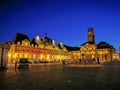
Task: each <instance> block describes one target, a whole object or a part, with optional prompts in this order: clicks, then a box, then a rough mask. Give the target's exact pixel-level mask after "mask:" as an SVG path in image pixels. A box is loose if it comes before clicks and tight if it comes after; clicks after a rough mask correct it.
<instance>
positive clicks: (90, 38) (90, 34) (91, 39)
mask: <svg viewBox="0 0 120 90" xmlns="http://www.w3.org/2000/svg"><path fill="white" fill-rule="evenodd" d="M94 37H95V36H94V32H93V28H92V27H89V28H88V33H87V39H88V42H89V43H95V40H94Z"/></svg>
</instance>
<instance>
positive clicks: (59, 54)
mask: <svg viewBox="0 0 120 90" xmlns="http://www.w3.org/2000/svg"><path fill="white" fill-rule="evenodd" d="M114 54H115V48H114V47H113V46H112V45H109V44H108V43H106V42H100V43H99V44H96V43H95V35H94V31H93V28H92V27H89V28H88V33H87V42H85V43H83V44H82V45H80V48H78V47H70V46H66V45H64V44H62V43H59V44H58V45H57V44H56V42H55V41H54V40H52V39H51V38H49V37H47V34H46V35H45V37H44V38H40V37H39V36H36V37H34V38H33V40H32V41H30V39H29V38H28V36H27V35H24V34H20V33H17V34H16V36H15V37H14V38H13V40H12V41H11V48H10V50H9V52H8V61H9V63H15V61H16V60H18V59H19V58H27V59H28V60H29V61H30V62H32V63H33V62H44V61H47V62H61V61H62V60H69V61H74V60H75V61H76V60H93V59H94V60H97V59H99V60H100V61H101V62H102V61H103V62H104V61H110V60H113V55H114Z"/></svg>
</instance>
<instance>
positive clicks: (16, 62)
mask: <svg viewBox="0 0 120 90" xmlns="http://www.w3.org/2000/svg"><path fill="white" fill-rule="evenodd" d="M17 64H18V60H16V61H15V69H17Z"/></svg>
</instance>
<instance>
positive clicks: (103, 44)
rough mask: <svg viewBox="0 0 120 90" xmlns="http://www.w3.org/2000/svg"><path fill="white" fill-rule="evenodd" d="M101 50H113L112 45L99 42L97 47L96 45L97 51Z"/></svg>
mask: <svg viewBox="0 0 120 90" xmlns="http://www.w3.org/2000/svg"><path fill="white" fill-rule="evenodd" d="M102 48H114V47H113V46H112V45H110V44H108V43H107V42H103V41H101V42H100V43H99V44H98V45H97V49H102Z"/></svg>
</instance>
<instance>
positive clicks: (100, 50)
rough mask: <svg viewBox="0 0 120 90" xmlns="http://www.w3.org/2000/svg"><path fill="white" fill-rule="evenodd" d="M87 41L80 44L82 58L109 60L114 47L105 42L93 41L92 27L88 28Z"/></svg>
mask: <svg viewBox="0 0 120 90" xmlns="http://www.w3.org/2000/svg"><path fill="white" fill-rule="evenodd" d="M87 40H88V41H87V42H85V43H84V44H82V45H81V46H80V53H81V56H80V57H81V59H84V60H89V59H90V60H93V59H95V60H97V59H99V60H100V61H111V60H113V57H112V56H113V54H114V53H115V48H114V47H113V46H112V45H109V44H108V43H106V42H100V43H99V44H96V43H95V35H94V31H93V28H92V27H89V28H88V33H87Z"/></svg>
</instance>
